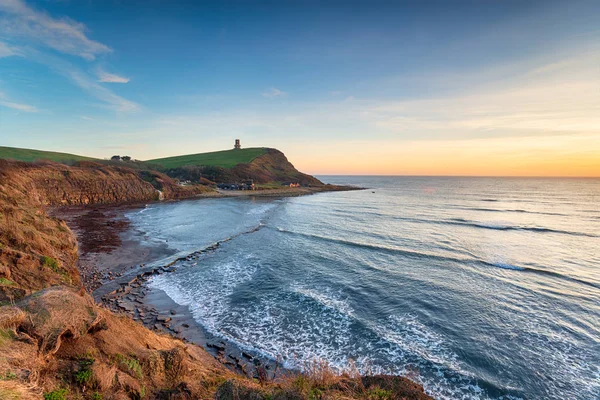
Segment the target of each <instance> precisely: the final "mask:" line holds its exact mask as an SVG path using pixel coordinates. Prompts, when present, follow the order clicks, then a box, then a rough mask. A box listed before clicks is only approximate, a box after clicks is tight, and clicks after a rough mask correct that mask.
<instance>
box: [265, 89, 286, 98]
mask: <svg viewBox="0 0 600 400" xmlns="http://www.w3.org/2000/svg"><path fill="white" fill-rule="evenodd" d="M261 95H262V96H263V97H284V96H287V93H286V92H284V91H282V90H280V89H277V88H270V89H268V90H266V91H264V92H262V93H261Z"/></svg>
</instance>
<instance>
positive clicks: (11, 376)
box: [0, 371, 17, 381]
mask: <svg viewBox="0 0 600 400" xmlns="http://www.w3.org/2000/svg"><path fill="white" fill-rule="evenodd" d="M0 379H1V380H4V381H12V380H13V379H17V374H15V373H14V372H13V371H6V373H5V374H4V376H0Z"/></svg>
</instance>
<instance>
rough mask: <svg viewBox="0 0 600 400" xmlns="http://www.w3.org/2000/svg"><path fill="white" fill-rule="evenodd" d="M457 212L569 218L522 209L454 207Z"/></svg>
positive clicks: (566, 215) (558, 214) (563, 215)
mask: <svg viewBox="0 0 600 400" xmlns="http://www.w3.org/2000/svg"><path fill="white" fill-rule="evenodd" d="M452 208H454V209H457V210H466V211H483V212H498V213H520V214H534V215H552V216H557V217H569V216H570V215H568V214H561V213H554V212H546V211H529V210H523V209H520V208H517V209H502V208H484V207H460V206H456V207H452Z"/></svg>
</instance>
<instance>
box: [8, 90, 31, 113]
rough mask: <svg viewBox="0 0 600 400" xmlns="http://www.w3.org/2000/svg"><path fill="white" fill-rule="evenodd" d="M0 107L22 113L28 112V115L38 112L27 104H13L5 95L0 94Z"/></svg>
mask: <svg viewBox="0 0 600 400" xmlns="http://www.w3.org/2000/svg"><path fill="white" fill-rule="evenodd" d="M0 106H3V107H7V108H12V109H13V110H17V111H24V112H28V113H36V112H39V111H40V110H38V109H37V107H34V106H30V105H29V104H21V103H15V102H13V101H10V100H9V99H8V98H7V97H6V95H5V94H4V93H2V92H0Z"/></svg>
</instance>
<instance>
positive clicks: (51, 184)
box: [0, 160, 211, 301]
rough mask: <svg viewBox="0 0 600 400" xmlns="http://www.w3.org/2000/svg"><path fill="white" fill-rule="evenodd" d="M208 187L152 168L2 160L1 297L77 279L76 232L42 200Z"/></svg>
mask: <svg viewBox="0 0 600 400" xmlns="http://www.w3.org/2000/svg"><path fill="white" fill-rule="evenodd" d="M206 191H211V189H209V188H207V187H204V186H185V187H182V186H179V185H177V183H176V182H175V181H174V180H172V179H171V178H169V177H168V176H166V175H164V174H161V173H158V172H154V171H151V172H140V171H136V170H132V169H129V168H125V167H114V166H105V165H101V164H96V163H90V162H82V163H80V164H78V165H76V166H67V165H63V164H57V163H49V162H48V163H35V164H34V163H24V162H15V161H5V160H0V222H1V225H0V301H10V300H12V299H18V298H21V297H23V296H25V295H27V294H29V293H31V292H32V291H35V290H39V289H43V288H45V287H48V286H52V285H56V284H68V285H74V286H79V284H80V279H79V273H78V271H77V268H76V266H75V264H76V261H77V242H76V240H75V237H74V236H73V234H72V232H71V231H70V230H69V228H68V227H67V225H66V224H65V223H64V222H63V221H61V220H59V219H57V218H53V217H51V216H49V215H48V214H47V213H46V210H45V207H46V206H66V205H94V204H119V203H130V202H143V201H152V200H158V199H159V196H162V197H163V198H164V199H174V198H183V197H191V196H194V195H197V194H200V193H204V192H206Z"/></svg>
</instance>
